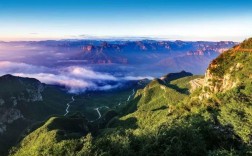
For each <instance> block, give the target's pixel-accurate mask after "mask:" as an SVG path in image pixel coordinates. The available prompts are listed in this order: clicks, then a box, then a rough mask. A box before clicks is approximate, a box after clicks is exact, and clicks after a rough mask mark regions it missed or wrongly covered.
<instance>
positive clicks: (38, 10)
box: [0, 0, 252, 41]
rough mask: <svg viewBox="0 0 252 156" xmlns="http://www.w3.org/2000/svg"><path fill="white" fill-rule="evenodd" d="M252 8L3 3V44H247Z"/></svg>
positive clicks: (111, 1)
mask: <svg viewBox="0 0 252 156" xmlns="http://www.w3.org/2000/svg"><path fill="white" fill-rule="evenodd" d="M251 7H252V1H247V0H239V1H235V0H222V1H217V0H205V1H200V0H193V1H187V0H171V1H168V0H155V1H154V0H107V1H104V0H75V1H71V0H53V1H52V0H43V1H34V0H23V1H19V0H1V1H0V22H1V29H0V40H3V41H13V40H45V39H70V38H71V39H81V38H110V37H111V38H113V37H114V38H124V37H126V38H132V37H133V38H136V37H151V38H154V39H166V40H176V39H180V40H208V41H219V40H233V41H242V40H244V39H245V38H248V37H249V36H252V20H251V15H252V10H251Z"/></svg>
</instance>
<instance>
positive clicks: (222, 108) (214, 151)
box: [10, 41, 252, 156]
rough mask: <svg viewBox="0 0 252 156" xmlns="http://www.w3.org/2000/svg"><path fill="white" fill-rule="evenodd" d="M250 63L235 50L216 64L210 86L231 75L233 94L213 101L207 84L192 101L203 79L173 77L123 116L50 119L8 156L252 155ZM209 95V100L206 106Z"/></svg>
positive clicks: (141, 95)
mask: <svg viewBox="0 0 252 156" xmlns="http://www.w3.org/2000/svg"><path fill="white" fill-rule="evenodd" d="M246 42H247V41H245V43H246ZM251 57H252V56H251V53H250V52H245V51H237V50H234V49H233V50H229V51H227V52H225V53H223V54H222V55H220V56H219V57H218V58H217V59H215V60H214V61H213V62H212V64H211V65H210V67H209V70H210V73H211V74H212V75H213V79H212V80H211V81H214V82H215V83H218V81H219V80H223V79H224V77H225V75H230V77H229V78H228V79H227V78H225V79H227V80H228V82H229V83H230V84H235V85H233V86H232V87H230V88H229V89H228V90H225V91H220V92H218V93H214V92H211V90H210V88H211V87H213V86H212V85H215V84H209V85H208V86H205V87H204V88H202V87H201V88H198V89H196V90H195V91H194V92H193V93H190V92H189V89H190V85H189V82H190V81H191V80H193V79H195V78H199V77H200V76H189V75H183V76H180V75H179V73H178V75H176V74H175V75H173V74H174V73H173V74H172V75H173V76H172V77H175V78H172V79H169V76H171V75H167V76H166V77H164V78H162V79H155V80H153V81H152V82H150V83H149V84H148V85H147V86H146V87H145V88H143V89H139V90H138V91H137V93H136V94H135V97H134V98H133V99H132V100H131V101H130V102H129V103H127V104H126V105H124V106H125V108H124V109H119V110H120V111H117V112H116V111H115V110H109V111H108V112H107V113H104V115H103V117H102V118H101V119H99V120H98V121H95V122H89V123H87V122H82V121H84V119H83V120H81V123H82V124H80V120H79V118H80V117H79V116H77V117H76V116H74V117H71V116H69V117H67V118H62V117H61V118H51V119H50V120H48V121H47V122H46V123H45V124H44V125H43V126H42V127H40V128H38V129H37V130H35V131H34V132H32V133H31V134H29V135H28V136H26V137H25V138H24V139H23V140H22V141H21V142H20V144H19V146H17V147H15V148H13V149H12V151H11V154H10V155H16V156H20V155H35V156H36V155H89V156H93V155H94V156H95V155H102V156H117V155H141V156H142V155H144V156H154V155H171V156H172V155H181V156H184V155H185V156H188V155H192V156H197V155H199V156H201V155H202V156H204V155H209V156H219V155H221V156H222V155H224V156H225V155H230V156H231V155H252V144H251V143H252V82H251V78H252V77H251V74H252V73H251V71H252V62H251V60H252V58H251ZM185 76H186V77H185ZM234 82H235V83H234ZM237 82H239V83H237ZM219 85H224V84H219ZM220 87H221V86H220ZM204 90H207V91H208V92H209V94H211V96H209V97H208V98H203V99H202V98H201V97H202V94H204V93H205V91H204ZM76 118H77V119H78V120H77V119H76ZM82 118H83V117H82ZM73 120H74V121H73ZM76 122H77V123H76ZM101 122H102V124H101ZM83 123H84V124H83ZM79 125H84V126H81V127H82V128H83V127H85V128H84V129H80V127H79ZM81 132H82V133H81Z"/></svg>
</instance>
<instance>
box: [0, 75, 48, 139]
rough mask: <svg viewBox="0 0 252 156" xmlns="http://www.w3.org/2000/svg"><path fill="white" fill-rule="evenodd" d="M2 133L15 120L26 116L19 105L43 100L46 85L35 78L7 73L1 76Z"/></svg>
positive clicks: (0, 108) (0, 111)
mask: <svg viewBox="0 0 252 156" xmlns="http://www.w3.org/2000/svg"><path fill="white" fill-rule="evenodd" d="M0 84H1V87H0V134H2V133H4V132H5V131H6V127H7V126H8V125H9V124H11V123H13V122H14V121H16V120H18V119H21V118H24V115H23V114H22V112H21V110H19V107H20V106H21V105H23V104H26V103H29V102H39V101H43V97H42V92H43V90H44V86H43V84H42V83H40V82H39V81H37V80H35V79H26V78H19V77H14V76H12V75H5V76H2V77H1V78H0Z"/></svg>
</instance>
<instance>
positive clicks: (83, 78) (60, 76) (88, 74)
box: [0, 61, 153, 93]
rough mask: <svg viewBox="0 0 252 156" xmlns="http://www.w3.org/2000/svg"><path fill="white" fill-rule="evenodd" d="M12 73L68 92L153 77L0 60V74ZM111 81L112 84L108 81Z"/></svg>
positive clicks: (117, 84)
mask: <svg viewBox="0 0 252 156" xmlns="http://www.w3.org/2000/svg"><path fill="white" fill-rule="evenodd" d="M5 74H12V75H15V76H20V77H30V78H35V79H38V80H39V81H41V82H43V83H46V84H53V85H61V86H65V87H66V88H68V89H69V92H72V93H76V92H84V91H86V90H110V89H114V88H117V87H119V86H120V85H121V83H120V81H129V80H140V79H145V78H147V79H153V77H149V76H146V77H144V76H143V77H142V76H136V77H135V76H126V77H120V78H118V77H115V76H113V75H110V74H108V73H101V72H95V71H93V70H92V69H89V68H85V67H80V66H70V67H61V68H48V67H44V66H35V65H30V64H26V63H19V62H9V61H0V75H5ZM111 81H113V82H114V83H113V85H112V84H111V83H109V82H111Z"/></svg>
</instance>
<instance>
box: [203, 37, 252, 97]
mask: <svg viewBox="0 0 252 156" xmlns="http://www.w3.org/2000/svg"><path fill="white" fill-rule="evenodd" d="M248 41H252V39H250V40H246V41H244V42H243V43H241V45H244V44H246V42H248ZM241 45H238V46H236V47H234V48H232V49H230V50H228V51H226V52H224V53H223V54H221V55H220V56H219V57H218V58H216V59H215V60H213V61H212V62H211V64H210V65H209V67H208V69H207V71H206V73H205V79H204V84H203V94H202V95H201V98H204V97H207V98H209V97H211V95H212V94H215V93H218V92H226V91H228V90H230V89H232V88H236V87H239V86H240V87H245V86H247V85H249V84H247V83H249V82H250V83H251V82H252V79H251V71H252V61H251V60H252V48H251V49H250V48H246V49H244V48H242V47H241Z"/></svg>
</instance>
